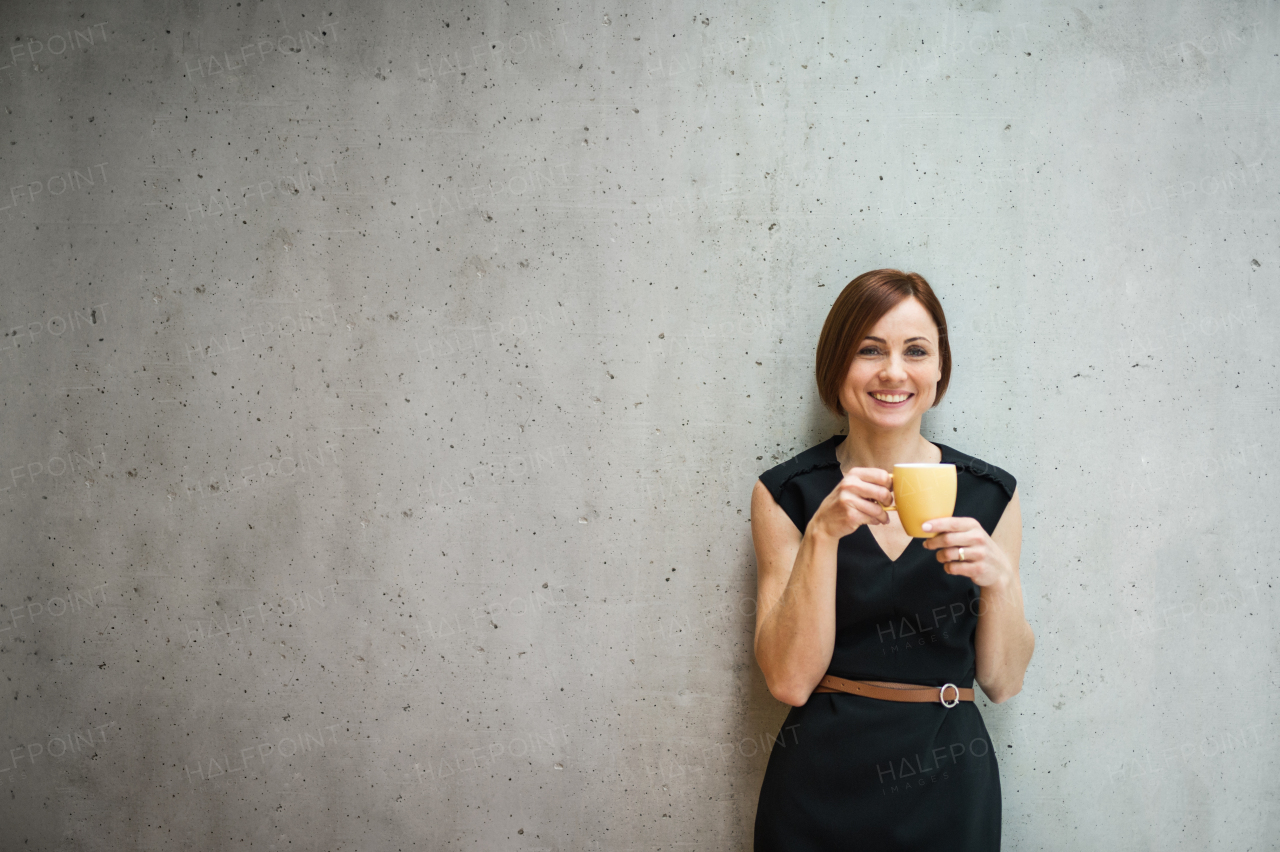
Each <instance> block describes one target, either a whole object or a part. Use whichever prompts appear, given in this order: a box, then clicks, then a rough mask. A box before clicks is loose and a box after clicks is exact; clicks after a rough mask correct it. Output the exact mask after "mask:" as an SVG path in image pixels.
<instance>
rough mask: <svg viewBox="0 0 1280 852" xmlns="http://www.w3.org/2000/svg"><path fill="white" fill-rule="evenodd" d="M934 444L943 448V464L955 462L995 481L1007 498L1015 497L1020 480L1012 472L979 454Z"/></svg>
mask: <svg viewBox="0 0 1280 852" xmlns="http://www.w3.org/2000/svg"><path fill="white" fill-rule="evenodd" d="M933 444H934V445H935V446H936V447H937V448H938V449H940V450H942V463H943V464H954V465H955V466H956V469H957V470H966V471H968V472H969V473H971V474H973V475H974V476H977V477H980V478H982V479H985V480H987V481H988V482H994V483H995V484H997V485H999V486H1000V488H1001V489H1002V490H1003V491H1004V493H1005V498H1006V499H1009V500H1012V499H1013V492H1014V490H1015V489H1016V488H1017V487H1018V480H1017V479H1016V478H1015V477H1014V475H1013V474H1012V473H1010V472H1009V471H1007V470H1005V469H1004V468H1002V467H997V466H996V465H994V464H992V463H991V462H989V461H985V460H983V459H980V458H978V457H977V456H971V455H969V454H968V453H965V452H961V451H960V450H957V449H955V448H954V447H949V446H947V445H946V444H942V443H939V442H938V441H934V442H933Z"/></svg>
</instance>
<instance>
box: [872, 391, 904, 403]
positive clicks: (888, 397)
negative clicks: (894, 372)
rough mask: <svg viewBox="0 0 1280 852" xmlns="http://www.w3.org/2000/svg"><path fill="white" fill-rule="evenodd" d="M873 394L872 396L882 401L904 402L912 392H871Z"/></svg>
mask: <svg viewBox="0 0 1280 852" xmlns="http://www.w3.org/2000/svg"><path fill="white" fill-rule="evenodd" d="M871 395H872V396H874V397H875V398H876V399H878V400H880V401H881V402H903V401H905V400H906V398H907V397H909V396H910V395H911V394H908V393H895V394H888V393H873V394H871Z"/></svg>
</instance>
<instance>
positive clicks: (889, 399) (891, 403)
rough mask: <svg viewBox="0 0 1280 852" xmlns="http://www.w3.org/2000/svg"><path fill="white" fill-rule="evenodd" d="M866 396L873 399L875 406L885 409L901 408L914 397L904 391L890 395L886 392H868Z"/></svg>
mask: <svg viewBox="0 0 1280 852" xmlns="http://www.w3.org/2000/svg"><path fill="white" fill-rule="evenodd" d="M867 395H868V396H870V397H871V398H872V399H874V400H875V401H876V404H877V405H881V406H883V407H885V408H901V407H903V406H904V405H906V404H907V403H908V402H909V401H910V400H911V397H913V396H915V394H913V393H908V392H906V391H898V392H892V393H891V392H888V391H868V392H867Z"/></svg>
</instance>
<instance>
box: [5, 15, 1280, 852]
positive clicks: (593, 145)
mask: <svg viewBox="0 0 1280 852" xmlns="http://www.w3.org/2000/svg"><path fill="white" fill-rule="evenodd" d="M0 43H2V44H3V45H4V49H3V52H2V53H0V66H3V67H0V101H3V106H4V113H3V115H0V122H3V137H0V141H2V144H0V165H2V168H3V176H4V181H5V184H4V186H3V187H0V213H2V233H3V240H4V243H3V245H4V265H5V270H4V275H3V278H2V279H0V282H2V283H0V326H3V328H2V329H0V387H3V405H0V416H2V417H3V445H2V451H3V460H2V464H0V510H2V511H0V518H3V522H2V525H0V532H2V534H3V538H4V542H5V547H4V556H3V574H2V576H0V666H2V671H0V674H3V686H4V693H3V695H2V696H0V697H2V698H3V699H4V703H5V711H4V726H3V729H4V742H3V743H0V785H2V792H3V795H0V825H2V826H3V828H2V829H0V847H3V848H4V849H31V850H126V849H127V850H173V849H204V850H224V849H225V850H230V849H261V850H287V849H292V850H304V849H306V850H311V849H316V850H411V849H417V850H449V849H453V850H486V852H487V851H488V850H513V852H514V850H526V852H539V851H540V852H570V850H574V852H577V850H745V849H749V848H750V846H751V826H752V820H753V817H754V814H755V807H756V799H757V795H758V792H759V786H760V780H761V777H762V775H763V772H764V768H765V764H766V761H767V759H768V755H769V753H770V751H771V749H773V748H779V747H785V744H786V741H787V738H788V737H790V736H794V735H795V732H794V731H793V732H790V733H788V732H787V731H785V730H783V729H782V720H783V718H784V716H785V713H786V709H787V708H786V707H785V706H784V705H782V704H780V703H779V702H777V701H775V700H774V699H773V698H772V697H771V696H770V695H769V693H768V691H767V689H766V688H765V685H764V681H763V678H762V676H761V674H760V671H759V668H758V666H757V665H756V663H755V660H754V657H753V653H752V632H753V628H754V613H755V603H754V595H755V560H754V555H753V551H752V547H751V539H750V525H749V508H750V494H751V488H752V485H753V481H754V480H755V478H756V476H758V475H759V474H760V473H761V472H763V471H764V470H766V469H768V468H770V467H772V466H773V465H775V464H777V463H778V462H779V461H782V460H784V459H786V458H788V457H790V456H791V455H793V454H795V453H796V452H798V451H799V450H802V449H804V448H806V447H808V446H811V445H813V444H816V443H818V442H819V441H821V440H823V439H824V438H826V437H828V436H830V435H832V434H834V433H836V432H840V431H842V430H843V428H844V425H843V424H842V423H841V422H840V421H838V420H836V419H834V418H832V417H831V415H829V414H828V413H826V412H825V411H824V410H823V409H822V407H821V405H820V404H819V402H818V399H817V395H816V387H815V385H814V379H813V356H814V348H815V344H816V341H817V335H818V332H819V330H820V329H821V325H822V321H823V319H824V318H825V316H826V313H827V310H828V309H829V308H830V306H831V303H832V301H833V300H834V298H835V296H836V294H837V293H838V292H839V291H840V289H841V288H842V287H843V286H844V284H846V283H847V282H848V281H849V280H850V279H851V278H853V277H854V276H855V275H857V274H859V273H861V272H864V271H866V270H869V269H874V268H878V267H883V266H894V267H898V268H901V269H907V270H913V271H917V272H920V273H922V274H923V275H925V276H926V277H927V278H928V279H929V280H930V282H931V283H932V284H933V285H934V287H935V288H936V290H937V292H938V293H939V295H940V297H941V299H942V301H943V304H944V307H945V308H946V310H947V313H948V318H949V321H950V327H951V333H952V340H953V343H952V345H953V347H954V352H955V359H956V363H955V373H954V377H953V380H952V385H951V389H950V391H949V392H948V395H947V398H946V400H945V402H944V403H943V404H942V405H941V406H940V407H939V408H938V409H936V410H935V411H933V412H932V413H930V414H929V415H928V416H927V417H926V420H925V433H926V436H927V437H934V438H936V439H938V440H943V441H945V442H946V443H947V444H949V445H951V446H954V447H956V448H958V449H960V450H963V451H965V452H968V453H971V454H974V455H977V456H980V457H982V458H985V459H988V460H990V461H991V462H993V463H995V464H997V465H999V466H1001V467H1004V468H1006V469H1008V470H1010V471H1011V472H1013V473H1014V474H1015V475H1016V476H1017V477H1018V481H1019V485H1020V489H1021V494H1022V505H1023V511H1024V515H1025V530H1024V536H1025V543H1024V549H1023V559H1022V575H1023V581H1024V585H1025V590H1026V599H1027V613H1028V618H1029V620H1030V621H1031V623H1032V626H1033V627H1034V628H1035V630H1036V633H1037V637H1038V644H1037V649H1036V655H1035V658H1034V659H1033V660H1032V663H1031V668H1030V670H1029V673H1028V677H1027V680H1026V685H1025V688H1024V690H1023V692H1022V693H1021V694H1020V695H1018V696H1017V697H1015V698H1014V699H1013V700H1011V701H1009V702H1007V703H1005V704H1001V705H999V706H996V705H992V704H990V703H989V702H985V701H981V700H980V706H981V708H982V712H983V715H984V718H985V719H986V721H987V724H988V726H989V728H990V730H991V734H992V737H993V740H994V743H995V747H996V748H997V749H998V754H999V760H1000V772H1001V781H1002V786H1003V790H1004V839H1005V848H1008V849H1045V850H1079V849H1115V850H1129V849H1140V848H1141V849H1146V848H1159V849H1187V850H1206V849H1215V850H1227V849H1231V850H1240V849H1246V848H1270V846H1271V845H1273V844H1275V843H1276V842H1280V821H1278V820H1280V817H1277V813H1276V809H1275V802H1276V801H1277V796H1278V794H1280V782H1277V780H1276V773H1275V771H1274V770H1275V767H1276V765H1277V737H1278V736H1280V732H1278V731H1277V727H1276V724H1277V723H1276V713H1275V709H1274V706H1273V704H1272V701H1271V699H1270V698H1269V695H1270V693H1271V691H1272V689H1273V687H1274V685H1275V672H1276V670H1277V665H1278V664H1280V652H1278V651H1277V648H1278V647H1280V645H1278V644H1277V633H1276V629H1275V626H1276V616H1275V613H1276V602H1277V589H1276V588H1275V585H1276V584H1275V581H1274V580H1273V579H1272V575H1273V574H1274V573H1275V569H1276V557H1275V553H1274V551H1275V548H1274V547H1272V546H1271V545H1270V544H1269V542H1270V540H1271V538H1272V534H1271V533H1270V532H1269V524H1268V523H1267V518H1268V510H1269V509H1270V508H1271V507H1273V506H1275V505H1276V504H1277V493H1276V483H1277V478H1276V476H1275V465H1276V460H1277V451H1276V449H1275V446H1274V443H1273V442H1272V441H1271V440H1270V439H1269V436H1270V435H1272V434H1274V432H1275V430H1276V425H1277V424H1276V411H1277V404H1278V399H1277V389H1276V381H1277V378H1276V356H1277V346H1276V339H1275V335H1276V331H1275V329H1276V313H1277V311H1276V307H1277V295H1276V285H1277V268H1278V267H1280V250H1278V249H1277V245H1278V242H1277V237H1278V234H1277V197H1276V196H1277V190H1278V189H1280V175H1278V174H1277V163H1276V160H1275V159H1274V158H1273V157H1272V152H1273V149H1274V148H1275V147H1276V140H1277V139H1278V138H1280V135H1278V134H1280V127H1278V126H1277V125H1278V123H1280V110H1277V108H1276V106H1275V105H1276V103H1277V97H1278V96H1280V76H1278V71H1277V69H1278V67H1280V66H1277V62H1278V61H1280V60H1277V58H1276V56H1277V53H1280V7H1278V6H1276V5H1275V4H1273V3H1264V2H1230V3H1223V2H1210V0H1198V2H1159V3H1157V2H1149V3H1141V4H1125V3H1110V2H1109V3H1103V4H1085V5H1080V6H1071V5H1067V4H1044V3H1038V2H1030V0H1026V2H1008V3H997V2H975V3H961V4H945V5H944V4H941V3H931V2H919V3H898V4H891V3H875V4H863V5H861V6H859V5H857V4H853V3H834V2H827V3H815V4H792V5H790V6H787V5H780V4H776V3H763V2H761V3H751V4H722V3H712V4H711V5H691V4H688V3H683V2H680V3H651V4H627V3H622V4H614V5H610V4H608V3H596V4H585V5H584V4H574V3H564V2H560V0H557V2H556V3H551V2H536V3H498V2H484V3H481V2H476V3H461V4H459V3H448V4H445V3H434V2H431V3H416V2H414V3H411V2H407V0H384V2H378V3H357V2H353V0H337V2H315V3H310V2H305V0H269V2H259V0H241V2H237V0H223V2H218V3H213V2H202V1H201V0H183V2H176V0H166V2H149V3H139V2H124V3H105V2H85V3H62V2H51V3H35V2H26V3H21V2H12V3H6V4H5V8H4V10H3V12H0Z"/></svg>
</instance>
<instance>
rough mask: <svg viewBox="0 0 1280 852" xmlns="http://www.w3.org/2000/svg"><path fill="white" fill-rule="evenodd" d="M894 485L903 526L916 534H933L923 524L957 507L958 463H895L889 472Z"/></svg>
mask: <svg viewBox="0 0 1280 852" xmlns="http://www.w3.org/2000/svg"><path fill="white" fill-rule="evenodd" d="M889 476H890V477H891V479H892V485H893V505H892V506H887V507H885V509H886V511H889V512H897V513H898V519H899V520H901V521H902V528H903V529H904V530H906V531H907V535H909V536H911V537H912V538H933V537H934V536H935V535H937V533H936V532H925V531H924V530H923V529H922V528H921V526H920V525H921V524H923V523H924V522H925V521H931V520H934V519H935V518H949V517H951V516H952V515H953V514H954V513H955V510H956V466H955V465H954V464H895V465H894V466H893V473H891V474H889Z"/></svg>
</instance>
